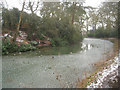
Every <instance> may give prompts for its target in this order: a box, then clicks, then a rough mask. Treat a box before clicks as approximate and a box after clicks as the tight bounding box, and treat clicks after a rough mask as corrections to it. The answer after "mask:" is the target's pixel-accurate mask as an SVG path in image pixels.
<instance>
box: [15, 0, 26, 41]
mask: <svg viewBox="0 0 120 90" xmlns="http://www.w3.org/2000/svg"><path fill="white" fill-rule="evenodd" d="M24 6H25V0H24V1H23V5H22V10H21V12H20V16H19V22H18V26H17V31H16V32H15V35H14V38H13V41H14V42H15V41H16V38H17V36H18V33H19V29H20V24H21V18H22V13H23V10H24Z"/></svg>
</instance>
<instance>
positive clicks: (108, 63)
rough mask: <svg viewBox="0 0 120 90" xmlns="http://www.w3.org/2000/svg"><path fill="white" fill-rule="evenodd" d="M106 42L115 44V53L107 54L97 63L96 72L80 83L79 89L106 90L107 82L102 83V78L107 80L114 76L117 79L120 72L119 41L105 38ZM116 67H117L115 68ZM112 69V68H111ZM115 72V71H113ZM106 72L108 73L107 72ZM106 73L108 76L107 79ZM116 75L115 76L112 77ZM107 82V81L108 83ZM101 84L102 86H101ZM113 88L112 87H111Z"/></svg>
mask: <svg viewBox="0 0 120 90" xmlns="http://www.w3.org/2000/svg"><path fill="white" fill-rule="evenodd" d="M104 40H109V41H111V42H113V43H114V50H113V52H108V53H105V54H106V55H107V57H106V58H104V59H103V60H100V61H99V62H97V63H95V64H94V66H95V67H97V69H96V71H95V72H94V73H92V74H91V75H89V76H88V77H86V78H85V79H83V80H82V81H78V84H77V87H78V88H100V87H101V88H105V85H103V84H105V83H103V82H105V80H104V81H100V80H99V79H100V76H101V78H102V79H106V78H108V77H110V76H114V79H115V78H116V75H117V74H116V73H115V72H117V70H118V68H117V67H118V63H116V62H117V61H118V52H119V51H118V50H119V45H118V44H119V42H118V41H119V40H118V39H115V38H109V39H108V38H105V39H104ZM112 66H113V67H112ZM114 66H115V67H114ZM110 67H111V68H110ZM112 70H113V71H112ZM105 71H106V72H105ZM105 73H106V74H107V76H106V77H105ZM112 74H114V75H112ZM109 81H110V80H109ZM106 82H107V81H106ZM117 83H118V82H117ZM99 84H101V86H100V85H99ZM107 84H108V82H107ZM109 87H112V86H109Z"/></svg>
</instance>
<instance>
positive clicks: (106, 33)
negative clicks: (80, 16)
mask: <svg viewBox="0 0 120 90" xmlns="http://www.w3.org/2000/svg"><path fill="white" fill-rule="evenodd" d="M117 36H118V35H117V30H115V29H112V30H107V29H103V28H98V29H97V30H96V31H93V30H91V31H90V32H89V33H88V37H97V38H109V37H117Z"/></svg>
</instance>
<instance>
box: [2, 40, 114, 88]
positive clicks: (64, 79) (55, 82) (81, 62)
mask: <svg viewBox="0 0 120 90" xmlns="http://www.w3.org/2000/svg"><path fill="white" fill-rule="evenodd" d="M111 50H113V43H111V42H110V41H107V40H100V39H90V38H85V39H84V40H83V42H82V43H80V44H78V45H73V46H67V47H53V48H44V49H41V50H38V51H33V52H27V53H22V54H16V55H15V56H14V55H9V56H3V58H2V70H3V71H2V72H3V73H2V80H3V82H2V84H3V88H19V87H20V88H23V87H24V88H63V87H76V81H77V80H78V78H79V79H80V80H81V79H83V78H85V75H89V74H91V73H92V72H94V70H95V67H94V66H93V63H95V62H97V61H99V60H101V59H103V58H105V56H106V55H105V53H107V52H108V51H111Z"/></svg>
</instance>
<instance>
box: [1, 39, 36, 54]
mask: <svg viewBox="0 0 120 90" xmlns="http://www.w3.org/2000/svg"><path fill="white" fill-rule="evenodd" d="M35 49H36V47H34V46H31V44H21V45H20V46H18V45H17V44H16V43H14V42H9V41H3V43H2V54H3V55H7V54H9V53H13V52H25V51H30V50H35Z"/></svg>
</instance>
